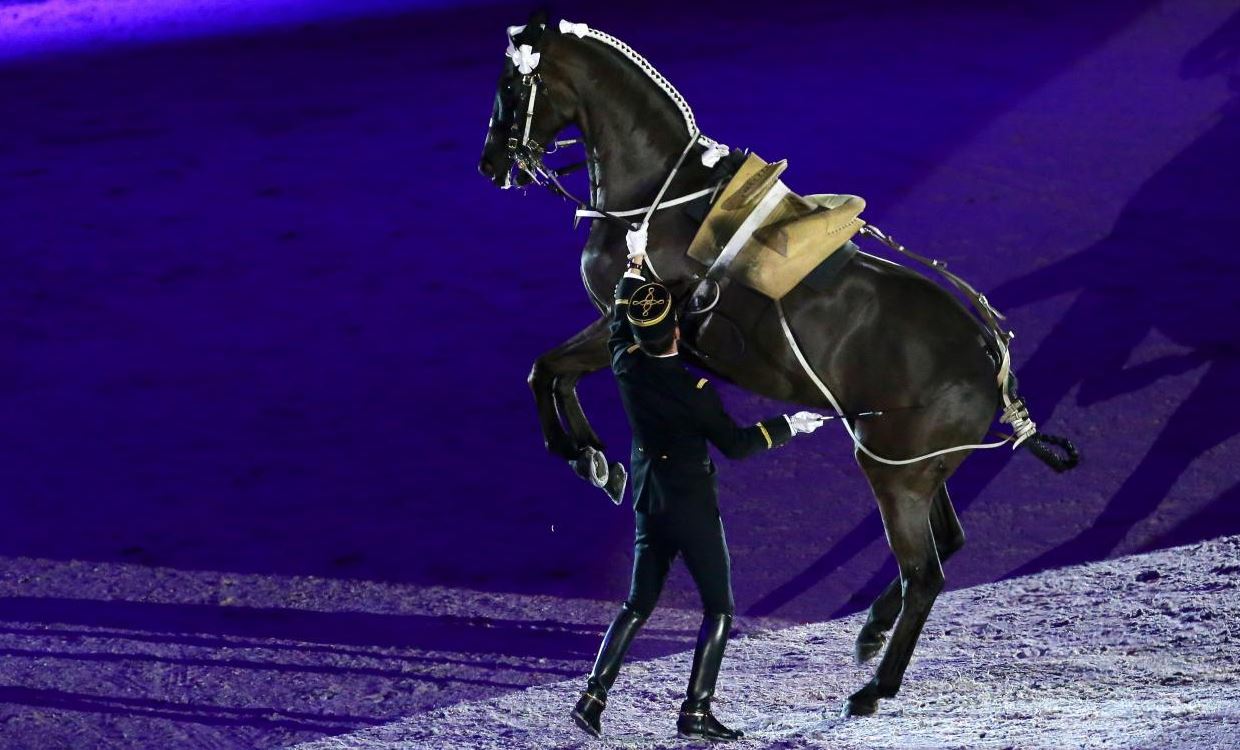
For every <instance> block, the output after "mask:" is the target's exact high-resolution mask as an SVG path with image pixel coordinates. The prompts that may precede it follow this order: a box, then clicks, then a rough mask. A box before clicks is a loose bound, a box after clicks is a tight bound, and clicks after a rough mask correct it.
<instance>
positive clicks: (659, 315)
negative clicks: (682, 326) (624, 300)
mask: <svg viewBox="0 0 1240 750" xmlns="http://www.w3.org/2000/svg"><path fill="white" fill-rule="evenodd" d="M626 307H627V309H628V312H627V316H628V319H629V323H630V324H632V327H633V336H634V338H636V339H637V340H638V341H639V342H650V341H659V340H660V339H663V338H665V337H666V336H667V335H668V334H670V333H671V331H672V329H673V328H675V327H676V312H675V310H674V309H673V306H672V293H671V292H670V291H668V289H667V287H665V286H663V285H662V284H660V283H658V282H657V281H650V282H647V283H645V284H642V285H641V286H639V287H637V288H636V289H634V290H633V293H632V294H631V295H629V304H628V305H627V306H626Z"/></svg>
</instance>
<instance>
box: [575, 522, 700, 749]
mask: <svg viewBox="0 0 1240 750" xmlns="http://www.w3.org/2000/svg"><path fill="white" fill-rule="evenodd" d="M658 526H659V522H658V520H657V519H652V518H651V517H650V516H647V515H646V514H644V513H638V514H637V539H636V541H635V542H634V544H633V552H634V554H633V581H632V586H631V587H630V590H629V598H628V600H627V601H625V602H624V604H622V605H621V606H620V613H619V614H617V615H616V619H615V620H613V621H612V623H611V627H609V628H608V629H607V634H606V635H604V636H603V643H602V645H600V646H599V650H598V656H597V657H596V658H595V660H594V667H593V669H591V670H590V677H589V679H588V680H587V682H586V691H585V692H584V693H582V694H581V699H580V700H578V701H577V705H576V706H575V707H574V708H573V712H572V716H573V720H574V721H576V722H577V726H579V727H581V728H582V730H584V731H585V732H586V733H587V734H590V735H593V736H595V737H598V736H600V735H601V734H602V720H601V719H602V713H603V709H604V708H605V707H606V706H607V691H609V690H611V686H612V684H613V683H615V681H616V675H618V674H619V673H620V665H621V664H622V663H623V662H624V655H625V653H627V652H628V650H629V644H630V643H632V642H633V637H634V636H635V635H637V631H638V630H640V629H641V626H642V625H643V624H644V623H645V622H646V618H647V617H649V616H650V613H651V612H652V611H653V610H654V606H655V604H656V603H657V602H658V600H659V594H660V593H661V592H662V591H663V583H664V581H666V580H667V572H668V570H669V569H670V568H671V565H672V560H673V558H675V556H676V550H675V548H674V547H671V546H669V545H667V544H666V543H665V542H664V540H663V539H662V538H661V536H660V534H659V528H658Z"/></svg>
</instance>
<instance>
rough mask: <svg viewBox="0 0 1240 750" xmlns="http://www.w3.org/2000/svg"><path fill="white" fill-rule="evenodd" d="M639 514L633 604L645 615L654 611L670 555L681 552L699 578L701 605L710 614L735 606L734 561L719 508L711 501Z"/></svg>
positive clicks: (731, 610) (661, 589) (669, 565)
mask: <svg viewBox="0 0 1240 750" xmlns="http://www.w3.org/2000/svg"><path fill="white" fill-rule="evenodd" d="M636 515H637V540H636V541H635V542H634V545H633V548H634V556H633V583H632V587H631V588H630V590H629V598H628V604H629V607H630V608H632V609H633V610H634V611H635V612H637V613H638V614H640V615H642V616H649V615H650V613H651V611H653V610H654V606H655V603H657V602H658V600H659V594H660V593H661V592H662V591H663V582H664V581H666V580H667V573H668V571H669V570H670V569H671V567H672V561H673V560H675V559H676V555H677V554H681V555H683V556H684V558H685V565H686V566H687V567H688V568H689V574H690V575H691V576H693V582H694V583H695V584H697V588H698V594H699V595H701V597H702V608H703V609H704V610H705V611H706V612H707V613H708V614H726V615H730V614H732V613H733V611H734V610H735V608H736V605H735V603H734V602H733V601H732V561H731V558H730V557H729V555H728V543H727V540H726V539H724V536H723V522H722V521H721V520H720V518H719V511H718V510H717V509H716V508H715V507H713V506H707V507H700V508H676V509H674V510H671V511H669V512H667V513H660V514H657V515H650V514H647V513H640V512H639V513H637V514H636Z"/></svg>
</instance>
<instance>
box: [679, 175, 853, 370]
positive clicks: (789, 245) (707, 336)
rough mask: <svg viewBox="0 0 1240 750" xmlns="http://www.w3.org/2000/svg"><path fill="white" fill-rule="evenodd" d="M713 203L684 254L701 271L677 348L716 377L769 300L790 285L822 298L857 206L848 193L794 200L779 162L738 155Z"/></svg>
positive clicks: (846, 245) (845, 250) (846, 255)
mask: <svg viewBox="0 0 1240 750" xmlns="http://www.w3.org/2000/svg"><path fill="white" fill-rule="evenodd" d="M733 166H734V169H735V173H734V175H733V176H732V178H731V179H730V180H729V182H728V183H727V185H726V186H725V187H724V188H723V189H722V191H721V192H720V194H719V196H718V197H717V199H716V200H715V201H714V202H713V204H712V205H711V207H710V210H709V212H708V213H706V215H705V217H704V218H702V217H700V216H699V217H697V218H701V221H702V224H701V227H700V228H699V229H698V232H697V234H696V235H695V236H694V238H693V240H692V241H691V242H690V244H689V249H688V251H687V252H688V255H689V257H690V258H693V259H694V260H696V261H698V262H699V263H701V264H702V265H703V266H704V267H705V273H704V275H702V276H701V277H699V278H700V281H699V282H698V285H697V288H696V289H695V290H694V291H693V293H692V295H691V296H689V297H688V298H687V299H686V301H685V304H684V309H683V310H682V324H681V332H682V334H683V335H684V336H685V337H686V341H685V343H687V344H688V346H689V348H690V349H691V350H692V351H693V353H694V354H695V355H697V357H698V358H699V359H701V360H703V361H704V362H705V361H709V362H711V364H713V365H715V366H716V372H720V374H723V372H722V371H726V369H727V365H728V364H730V363H736V362H739V361H740V360H741V359H742V358H743V357H744V356H745V354H746V351H745V349H746V346H745V341H746V340H747V339H748V338H749V335H750V333H751V332H752V331H753V329H754V327H755V326H756V325H757V323H758V321H759V319H760V318H762V317H763V316H764V315H765V314H767V313H768V312H769V311H770V309H771V307H772V300H778V299H781V298H782V297H784V296H785V295H786V294H787V293H788V292H789V291H791V290H792V289H794V288H795V287H796V286H798V285H803V286H805V287H808V288H810V289H812V290H814V291H818V292H827V291H829V289H830V287H831V283H832V281H833V280H834V279H835V277H836V275H837V274H838V272H839V271H840V270H841V269H842V268H843V267H844V266H845V265H847V263H848V261H849V260H851V259H852V258H853V257H854V256H855V255H856V253H857V252H858V250H857V246H856V245H855V244H853V243H852V241H851V240H852V237H853V236H854V235H855V234H856V233H857V232H858V231H859V230H860V229H861V227H862V226H864V224H865V222H864V221H862V220H861V219H860V218H858V217H859V215H860V213H861V211H862V209H864V208H865V201H864V200H862V199H861V198H860V197H858V196H855V195H835V194H820V195H807V196H800V195H797V194H796V193H793V192H792V191H791V190H789V189H788V188H787V187H786V186H784V184H783V183H782V182H781V181H780V180H779V176H780V175H781V174H782V173H783V172H784V170H785V169H787V166H788V164H787V161H785V160H781V161H778V162H775V163H771V164H768V163H767V162H765V161H763V160H762V159H761V158H759V157H758V156H756V155H754V154H752V153H750V154H746V155H745V158H744V161H743V162H741V163H740V164H739V165H738V166H736V165H733Z"/></svg>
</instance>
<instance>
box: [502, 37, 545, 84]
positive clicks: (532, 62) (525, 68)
mask: <svg viewBox="0 0 1240 750" xmlns="http://www.w3.org/2000/svg"><path fill="white" fill-rule="evenodd" d="M508 56H509V57H511V58H512V64H513V65H515V66H516V67H517V70H519V71H521V75H523V76H527V75H529V74H530V73H533V72H534V68H537V67H538V59H539V58H540V57H542V54H541V53H539V52H535V51H534V48H533V47H531V46H530V45H528V44H522V45H521V46H520V47H516V48H514V47H513V46H512V44H511V43H509V44H508Z"/></svg>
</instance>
